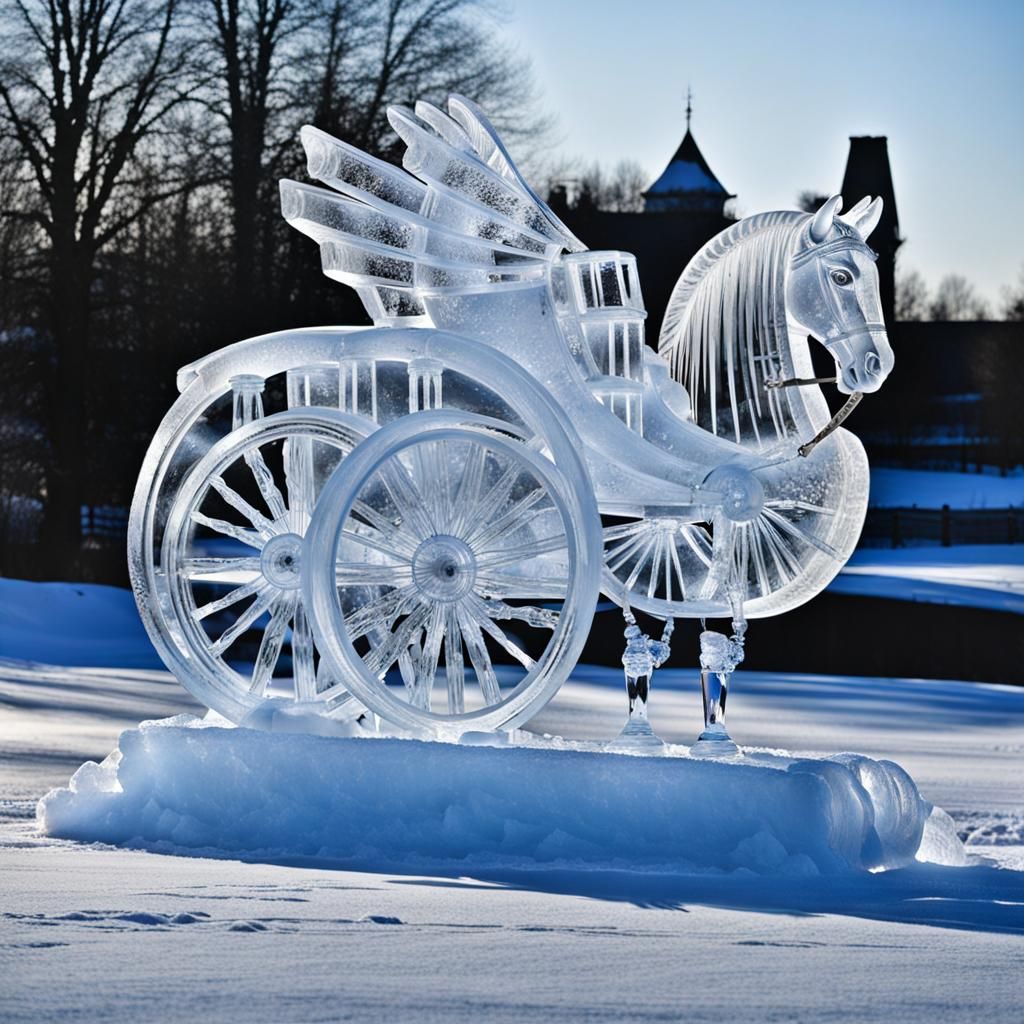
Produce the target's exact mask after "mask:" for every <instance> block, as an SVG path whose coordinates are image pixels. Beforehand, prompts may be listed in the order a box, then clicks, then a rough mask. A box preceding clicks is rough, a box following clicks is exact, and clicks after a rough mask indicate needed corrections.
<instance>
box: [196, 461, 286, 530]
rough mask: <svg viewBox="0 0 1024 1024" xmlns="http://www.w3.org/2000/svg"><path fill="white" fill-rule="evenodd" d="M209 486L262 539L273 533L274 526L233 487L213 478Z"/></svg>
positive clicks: (220, 479)
mask: <svg viewBox="0 0 1024 1024" xmlns="http://www.w3.org/2000/svg"><path fill="white" fill-rule="evenodd" d="M210 486H211V487H212V488H213V489H214V490H215V491H216V492H217V493H218V494H219V495H220V496H221V497H222V498H223V499H224V500H225V501H226V502H227V503H228V504H229V505H230V506H231V507H232V508H233V509H235V510H236V511H238V512H241V513H242V515H243V516H245V518H246V519H248V520H249V522H250V523H252V525H253V527H254V528H255V529H256V530H257V532H258V533H259V534H260V535H261V536H263V537H264V538H267V537H269V536H270V535H271V534H272V533H273V532H274V524H273V523H272V522H271V521H270V520H269V519H268V518H267V517H266V516H265V515H264V514H263V513H262V512H260V511H259V510H258V509H255V508H253V506H252V505H250V504H249V502H247V501H246V500H245V498H243V497H242V496H241V495H240V494H239V493H238V491H236V490H235V489H234V488H233V487H230V486H228V484H226V483H225V482H224V480H223V479H222V478H221V477H219V476H215V477H214V478H213V479H212V480H211V481H210Z"/></svg>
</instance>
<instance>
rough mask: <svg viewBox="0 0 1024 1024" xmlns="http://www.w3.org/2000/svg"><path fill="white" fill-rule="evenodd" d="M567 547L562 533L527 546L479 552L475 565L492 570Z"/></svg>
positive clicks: (532, 542) (532, 541) (533, 541)
mask: <svg viewBox="0 0 1024 1024" xmlns="http://www.w3.org/2000/svg"><path fill="white" fill-rule="evenodd" d="M568 546H569V542H568V539H567V538H566V536H565V534H564V533H556V534H554V535H552V536H550V537H543V538H541V539H540V540H531V541H530V542H529V543H527V544H520V545H518V546H517V547H514V548H505V549H504V550H502V549H501V548H498V549H497V550H491V551H483V552H481V554H480V556H479V558H478V560H477V564H478V565H479V566H480V568H481V569H494V568H497V567H498V566H500V565H511V564H512V563H513V562H528V561H530V560H531V559H533V558H538V557H539V556H540V555H546V554H548V553H549V552H551V551H561V550H564V549H565V548H567V547H568Z"/></svg>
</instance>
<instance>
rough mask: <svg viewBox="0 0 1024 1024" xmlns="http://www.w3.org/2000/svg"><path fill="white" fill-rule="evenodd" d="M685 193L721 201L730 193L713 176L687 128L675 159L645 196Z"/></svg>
mask: <svg viewBox="0 0 1024 1024" xmlns="http://www.w3.org/2000/svg"><path fill="white" fill-rule="evenodd" d="M687 193H690V194H692V193H703V194H705V195H718V196H721V197H722V198H723V199H731V198H732V194H731V193H729V192H727V191H726V189H725V186H724V185H723V184H722V183H721V182H720V181H719V180H718V178H716V177H715V174H714V172H713V171H712V170H711V168H710V167H708V162H707V161H706V160H705V159H704V154H703V153H701V151H700V149H699V148H698V146H697V142H696V140H695V139H694V137H693V133H692V132H691V131H690V129H689V128H687V129H686V135H684V136H683V141H682V142H681V143H680V144H679V148H678V149H677V150H676V152H675V156H673V157H672V159H671V160H670V161H669V164H668V167H666V168H665V170H664V171H662V173H661V177H660V178H658V180H657V181H656V182H655V183H654V184H653V185H652V186H651V187H650V188H649V189H648V190H647V191H646V192H645V193H644V195H645V196H673V195H685V194H687Z"/></svg>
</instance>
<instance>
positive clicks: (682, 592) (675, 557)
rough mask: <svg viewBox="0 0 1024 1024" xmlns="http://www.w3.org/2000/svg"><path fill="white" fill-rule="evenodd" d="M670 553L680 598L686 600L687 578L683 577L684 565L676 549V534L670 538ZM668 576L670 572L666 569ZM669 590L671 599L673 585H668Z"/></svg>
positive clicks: (670, 598)
mask: <svg viewBox="0 0 1024 1024" xmlns="http://www.w3.org/2000/svg"><path fill="white" fill-rule="evenodd" d="M668 553H669V556H670V557H671V559H672V568H673V570H674V571H675V574H676V580H677V581H678V583H679V600H680V601H685V600H686V580H685V579H684V577H683V567H682V565H680V564H679V551H678V550H677V549H676V544H675V537H674V536H673V537H670V538H669V541H668ZM667 578H668V573H667V571H666V579H667ZM668 590H669V595H668V599H669V600H670V601H671V600H672V588H671V586H669V587H668Z"/></svg>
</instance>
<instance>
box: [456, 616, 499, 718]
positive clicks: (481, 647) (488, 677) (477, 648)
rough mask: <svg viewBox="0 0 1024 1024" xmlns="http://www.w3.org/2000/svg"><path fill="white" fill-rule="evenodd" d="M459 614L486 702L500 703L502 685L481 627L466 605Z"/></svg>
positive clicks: (467, 646)
mask: <svg viewBox="0 0 1024 1024" xmlns="http://www.w3.org/2000/svg"><path fill="white" fill-rule="evenodd" d="M458 615H459V626H460V628H461V629H462V635H463V638H464V639H465V641H466V650H467V651H469V660H470V662H471V663H472V665H473V671H474V673H475V674H476V680H477V683H478V684H479V686H480V691H481V693H482V694H483V698H484V703H485V704H487V705H488V706H489V707H490V706H492V705H494V704H500V703H501V687H500V686H499V685H498V677H497V676H496V675H495V674H494V667H493V666H492V665H491V657H490V655H489V654H488V653H487V645H486V644H485V643H484V638H483V635H482V634H481V632H480V627H479V626H478V625H477V623H476V620H475V619H474V618H473V616H472V615H471V614H470V613H469V612H468V611H467V610H466V609H465V608H464V607H462V606H460V607H459V612H458Z"/></svg>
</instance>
